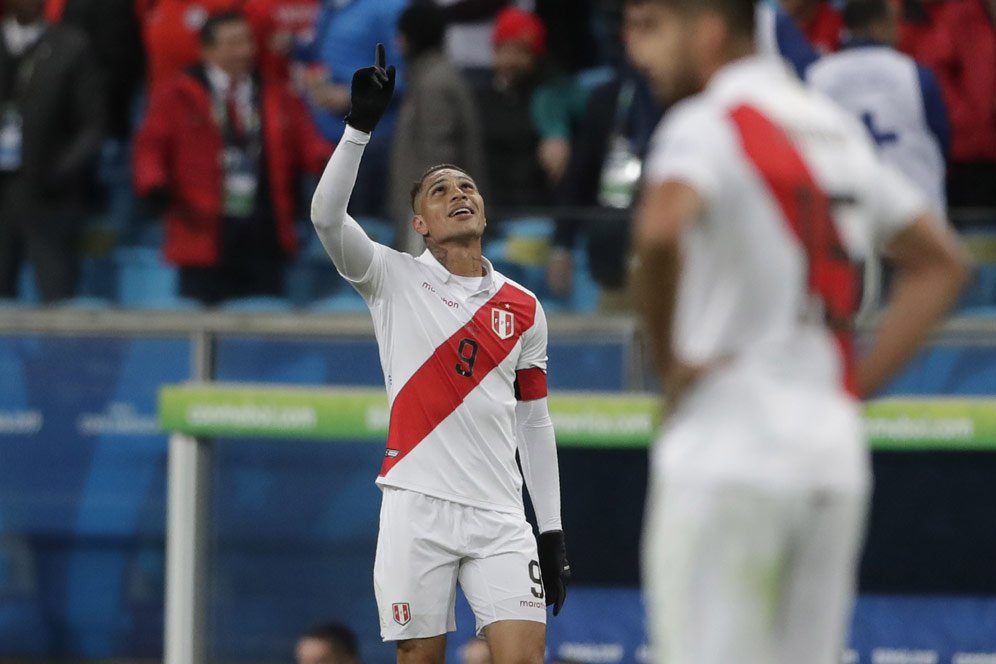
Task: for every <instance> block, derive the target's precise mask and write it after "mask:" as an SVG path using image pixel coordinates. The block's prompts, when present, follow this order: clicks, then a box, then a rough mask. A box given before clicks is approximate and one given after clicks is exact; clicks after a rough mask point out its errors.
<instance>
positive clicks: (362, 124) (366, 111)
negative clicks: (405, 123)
mask: <svg viewBox="0 0 996 664" xmlns="http://www.w3.org/2000/svg"><path fill="white" fill-rule="evenodd" d="M395 74H396V72H395V70H394V65H390V66H387V53H386V51H385V49H384V45H383V44H377V52H376V55H375V56H374V65H373V67H363V68H362V69H357V70H356V71H355V72H354V73H353V86H352V92H351V97H350V107H349V114H348V115H347V116H346V124H348V125H349V126H350V127H353V128H354V129H359V130H360V131H365V132H367V133H368V134H369V133H370V132H372V131H373V130H374V128H375V127H376V126H377V123H378V122H379V121H380V118H381V116H382V115H384V111H385V110H387V105H388V104H389V103H391V95H392V94H394V77H395Z"/></svg>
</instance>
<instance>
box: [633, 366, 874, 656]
mask: <svg viewBox="0 0 996 664" xmlns="http://www.w3.org/2000/svg"><path fill="white" fill-rule="evenodd" d="M858 413H859V411H858V407H857V405H856V404H854V403H853V402H851V401H850V400H849V399H847V398H845V397H837V396H833V395H826V394H813V395H810V394H806V393H805V392H804V391H802V390H783V389H777V388H771V386H770V385H769V384H766V381H764V380H753V379H752V378H751V377H749V376H722V377H716V378H714V379H711V380H710V379H707V381H706V384H705V385H703V386H702V387H701V388H699V389H696V390H695V391H694V393H693V394H691V395H690V396H689V398H688V402H687V403H685V404H683V407H682V408H681V409H680V411H679V412H677V413H675V415H674V417H673V418H672V420H671V421H670V422H669V423H668V425H667V427H666V428H665V431H664V432H663V435H662V436H661V439H660V440H659V441H658V442H657V445H656V446H655V449H654V450H653V452H652V457H651V486H650V489H649V495H648V502H647V511H646V515H645V519H646V522H645V529H644V541H643V546H644V549H643V574H644V589H645V592H646V597H647V601H648V602H647V603H648V606H647V610H648V627H649V632H650V636H651V646H652V649H653V650H654V657H653V661H661V662H667V663H668V664H729V663H730V662H737V664H800V663H802V662H805V663H806V664H839V662H840V661H841V653H842V649H843V647H844V643H845V639H846V634H847V627H848V625H849V619H850V614H851V607H852V602H853V598H854V588H855V574H856V567H857V563H858V556H859V553H860V549H861V543H862V539H863V534H864V526H865V517H866V511H867V505H868V497H869V492H870V473H869V469H868V451H867V448H866V444H865V442H864V437H863V435H862V428H861V419H860V417H859V414H858Z"/></svg>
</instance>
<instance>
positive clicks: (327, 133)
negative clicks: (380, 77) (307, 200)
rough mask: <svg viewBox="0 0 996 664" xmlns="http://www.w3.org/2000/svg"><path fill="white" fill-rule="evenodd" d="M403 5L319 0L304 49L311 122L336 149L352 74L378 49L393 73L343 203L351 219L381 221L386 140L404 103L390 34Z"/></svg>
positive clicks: (382, 0)
mask: <svg viewBox="0 0 996 664" xmlns="http://www.w3.org/2000/svg"><path fill="white" fill-rule="evenodd" d="M406 4H407V0H324V2H323V3H322V6H321V10H320V12H319V14H318V18H317V22H316V24H315V39H314V42H313V43H312V45H311V47H310V48H309V49H308V59H309V61H310V64H311V66H310V67H309V69H308V72H309V73H308V76H307V90H308V94H307V99H308V104H309V106H310V109H311V117H312V119H313V120H314V122H315V123H316V124H317V125H318V129H319V131H320V132H321V133H322V135H323V136H324V137H325V139H326V140H328V141H331V142H333V143H337V142H338V141H339V139H340V138H341V137H342V132H343V129H344V127H345V124H344V123H343V117H345V115H346V113H347V112H348V111H349V84H350V81H351V80H352V77H353V72H354V71H356V70H357V69H359V68H361V67H366V66H369V64H370V63H371V62H373V52H374V47H375V45H376V44H378V43H380V44H384V47H385V48H386V50H387V61H388V62H390V63H392V64H394V65H395V67H396V68H397V69H398V80H397V83H396V85H395V91H394V100H395V101H394V102H393V103H392V104H391V106H389V107H388V109H387V112H386V113H385V114H384V116H383V117H382V118H381V120H380V122H379V123H378V124H377V131H376V132H374V135H373V136H372V137H371V139H370V143H368V144H367V147H366V150H365V151H364V153H363V163H362V165H361V166H360V172H359V174H358V175H357V178H356V186H355V187H353V195H352V197H350V201H349V212H350V214H352V215H353V216H371V215H372V216H383V215H385V214H387V213H388V211H387V210H386V209H385V206H384V182H385V181H386V180H387V175H388V159H389V156H390V150H391V140H392V136H393V135H394V127H395V124H396V123H397V119H398V105H399V102H398V101H397V100H399V99H403V98H404V85H405V84H404V76H405V74H404V66H403V65H404V62H403V61H402V58H401V54H400V53H399V52H398V50H397V47H396V43H397V40H396V29H397V25H398V18H399V17H400V15H401V11H402V10H403V9H404V8H405V5H406Z"/></svg>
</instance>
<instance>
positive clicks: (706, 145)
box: [645, 101, 726, 200]
mask: <svg viewBox="0 0 996 664" xmlns="http://www.w3.org/2000/svg"><path fill="white" fill-rule="evenodd" d="M725 129H726V128H725V127H724V126H722V123H721V122H720V121H719V116H718V114H716V113H713V112H710V110H709V109H708V107H706V106H704V105H703V104H702V103H701V101H694V102H692V103H689V104H686V105H684V106H677V107H675V108H674V109H672V110H671V113H670V114H669V115H668V116H666V117H665V119H664V120H663V121H662V122H661V124H660V125H659V126H658V128H657V130H656V131H655V132H654V135H653V138H652V139H651V144H650V150H649V152H648V154H647V159H646V163H645V167H646V177H645V179H646V182H647V183H648V184H650V185H657V184H663V183H664V182H668V181H672V180H677V181H680V182H683V183H685V184H687V185H689V186H690V187H692V189H694V190H695V191H696V192H697V193H698V194H699V196H701V197H702V198H703V199H705V200H709V199H710V198H712V197H714V196H715V195H716V194H717V193H718V192H719V188H720V185H719V175H718V173H719V171H720V162H719V161H718V160H717V155H718V154H719V153H720V150H719V149H718V148H719V147H720V146H719V145H718V142H719V141H720V140H721V139H720V136H721V135H724V134H725Z"/></svg>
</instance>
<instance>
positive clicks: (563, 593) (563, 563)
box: [536, 530, 571, 615]
mask: <svg viewBox="0 0 996 664" xmlns="http://www.w3.org/2000/svg"><path fill="white" fill-rule="evenodd" d="M536 542H537V544H538V546H539V562H540V571H541V572H542V574H543V589H544V590H546V605H547V606H550V605H551V604H552V605H553V615H557V614H558V613H560V607H562V606H563V605H564V600H565V599H567V584H568V583H570V582H571V564H570V563H569V562H567V545H566V544H565V543H564V533H563V531H561V530H551V531H550V532H546V533H540V536H539V537H537V538H536Z"/></svg>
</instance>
